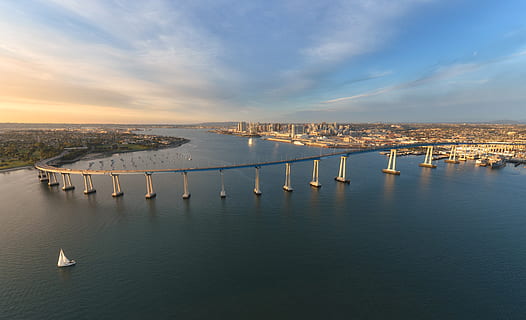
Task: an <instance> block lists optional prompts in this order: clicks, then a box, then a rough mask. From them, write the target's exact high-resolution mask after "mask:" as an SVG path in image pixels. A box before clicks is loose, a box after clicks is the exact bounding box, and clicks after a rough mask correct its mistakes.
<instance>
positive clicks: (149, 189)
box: [144, 172, 157, 199]
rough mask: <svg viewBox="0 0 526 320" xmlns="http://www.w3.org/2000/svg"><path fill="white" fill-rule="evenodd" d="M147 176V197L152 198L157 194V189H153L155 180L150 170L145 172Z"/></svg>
mask: <svg viewBox="0 0 526 320" xmlns="http://www.w3.org/2000/svg"><path fill="white" fill-rule="evenodd" d="M144 175H145V176H146V195H145V197H146V199H152V198H155V197H156V196H157V194H156V193H155V191H153V180H152V174H151V173H149V172H146V173H144Z"/></svg>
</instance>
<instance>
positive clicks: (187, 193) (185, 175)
mask: <svg viewBox="0 0 526 320" xmlns="http://www.w3.org/2000/svg"><path fill="white" fill-rule="evenodd" d="M183 187H184V193H183V199H188V198H190V195H191V194H190V191H189V190H188V172H186V171H185V172H183Z"/></svg>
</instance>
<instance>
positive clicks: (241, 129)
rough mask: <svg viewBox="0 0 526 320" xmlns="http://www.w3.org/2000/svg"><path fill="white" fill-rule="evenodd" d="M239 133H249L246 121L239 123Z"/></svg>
mask: <svg viewBox="0 0 526 320" xmlns="http://www.w3.org/2000/svg"><path fill="white" fill-rule="evenodd" d="M237 131H238V132H246V131H247V123H246V122H245V121H241V122H238V123H237Z"/></svg>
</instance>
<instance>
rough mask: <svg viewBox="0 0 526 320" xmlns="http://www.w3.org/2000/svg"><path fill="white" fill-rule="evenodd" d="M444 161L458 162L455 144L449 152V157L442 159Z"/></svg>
mask: <svg viewBox="0 0 526 320" xmlns="http://www.w3.org/2000/svg"><path fill="white" fill-rule="evenodd" d="M444 162H445V163H460V161H458V160H457V146H456V145H453V146H452V147H451V151H450V152H449V159H446V160H444Z"/></svg>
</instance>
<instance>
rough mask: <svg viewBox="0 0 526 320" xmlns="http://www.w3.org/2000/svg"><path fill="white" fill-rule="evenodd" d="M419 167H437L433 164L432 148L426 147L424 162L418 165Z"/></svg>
mask: <svg viewBox="0 0 526 320" xmlns="http://www.w3.org/2000/svg"><path fill="white" fill-rule="evenodd" d="M418 165H419V166H420V167H425V168H436V167H437V166H436V165H434V164H433V146H429V147H427V151H426V158H425V159H424V162H422V163H420V164H418Z"/></svg>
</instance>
